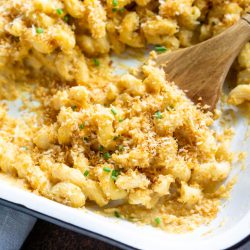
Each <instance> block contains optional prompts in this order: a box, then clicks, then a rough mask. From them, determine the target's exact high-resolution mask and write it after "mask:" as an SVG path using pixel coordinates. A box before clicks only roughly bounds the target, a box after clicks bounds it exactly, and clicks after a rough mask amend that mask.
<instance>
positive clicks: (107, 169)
mask: <svg viewBox="0 0 250 250" xmlns="http://www.w3.org/2000/svg"><path fill="white" fill-rule="evenodd" d="M103 171H105V172H107V173H109V172H110V171H111V169H110V168H108V167H104V168H103Z"/></svg>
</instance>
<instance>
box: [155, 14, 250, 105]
mask: <svg viewBox="0 0 250 250" xmlns="http://www.w3.org/2000/svg"><path fill="white" fill-rule="evenodd" d="M249 40H250V13H247V14H246V15H244V17H243V18H241V19H240V20H239V21H238V22H237V23H236V24H235V25H233V26H232V27H230V28H228V29H227V30H226V31H224V32H222V33H220V34H219V35H217V36H215V37H213V38H211V39H209V40H207V41H204V42H202V43H199V44H197V45H195V46H192V47H189V48H185V49H180V50H176V51H174V52H170V53H168V52H167V53H163V54H161V55H159V56H157V58H156V63H157V65H161V66H162V67H163V69H164V70H165V72H166V77H167V80H169V81H174V82H175V83H176V84H177V85H178V86H179V87H180V88H181V89H183V90H188V92H187V95H188V96H189V97H190V99H192V100H194V101H197V100H198V99H199V97H201V98H202V103H203V104H208V105H210V107H211V109H213V108H214V107H215V105H216V103H217V101H218V99H219V95H220V91H221V88H222V85H223V83H224V81H225V78H226V75H227V73H228V71H229V69H230V67H231V65H232V63H233V61H234V60H235V58H236V57H237V55H238V54H239V52H240V51H241V50H242V48H243V46H244V45H245V44H246V43H247V42H248V41H249Z"/></svg>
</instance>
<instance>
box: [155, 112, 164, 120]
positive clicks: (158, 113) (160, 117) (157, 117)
mask: <svg viewBox="0 0 250 250" xmlns="http://www.w3.org/2000/svg"><path fill="white" fill-rule="evenodd" d="M154 117H155V118H156V119H162V118H163V116H162V113H161V111H157V112H155V114H154Z"/></svg>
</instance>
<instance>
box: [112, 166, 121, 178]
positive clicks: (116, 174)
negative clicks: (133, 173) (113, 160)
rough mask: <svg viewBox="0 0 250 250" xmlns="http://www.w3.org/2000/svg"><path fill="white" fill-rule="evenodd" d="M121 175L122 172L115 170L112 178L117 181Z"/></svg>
mask: <svg viewBox="0 0 250 250" xmlns="http://www.w3.org/2000/svg"><path fill="white" fill-rule="evenodd" d="M119 174H120V171H119V170H115V169H114V170H113V171H112V173H111V178H112V179H113V180H114V181H115V180H116V179H117V177H118V175H119Z"/></svg>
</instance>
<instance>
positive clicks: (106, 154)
mask: <svg viewBox="0 0 250 250" xmlns="http://www.w3.org/2000/svg"><path fill="white" fill-rule="evenodd" d="M103 157H104V159H105V160H108V159H110V158H111V155H110V153H109V152H105V153H104V154H103Z"/></svg>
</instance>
